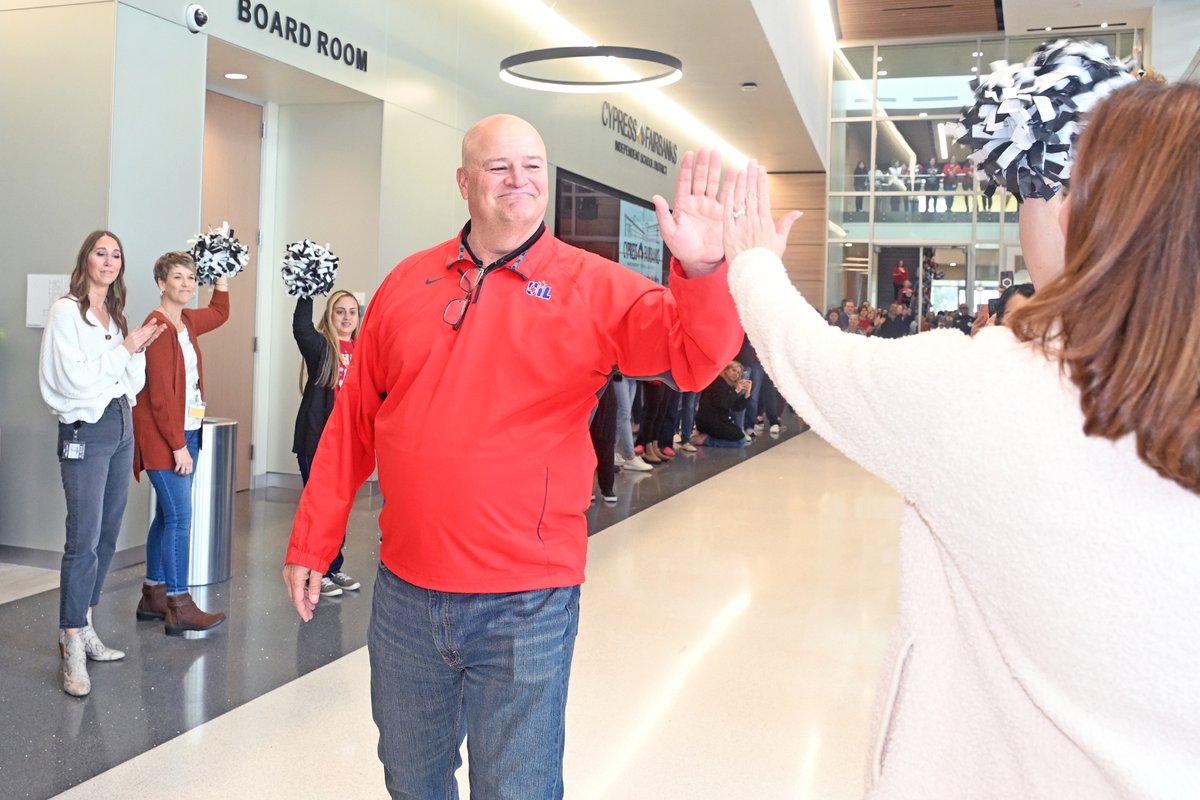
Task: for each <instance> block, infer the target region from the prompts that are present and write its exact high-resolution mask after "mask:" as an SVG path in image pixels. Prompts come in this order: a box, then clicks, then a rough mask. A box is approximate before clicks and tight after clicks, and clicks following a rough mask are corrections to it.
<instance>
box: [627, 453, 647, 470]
mask: <svg viewBox="0 0 1200 800" xmlns="http://www.w3.org/2000/svg"><path fill="white" fill-rule="evenodd" d="M624 466H625V469H627V470H629V471H630V472H649V471H650V470H652V469H654V467H652V466H650V465H649V464H647V463H646V462H645V461H644V460H642V457H641V456H634V457H633V458H631V459H629V460H628V461H626V462H625V465H624Z"/></svg>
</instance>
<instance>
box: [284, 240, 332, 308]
mask: <svg viewBox="0 0 1200 800" xmlns="http://www.w3.org/2000/svg"><path fill="white" fill-rule="evenodd" d="M337 268H338V257H337V256H335V255H334V254H333V253H331V252H329V245H325V246H324V247H321V245H319V244H317V243H316V242H314V241H312V240H311V239H305V240H304V241H302V242H292V243H291V244H289V245H288V246H287V250H286V252H285V253H284V255H283V282H284V284H286V285H287V293H288V294H290V295H292V296H293V297H303V298H306V299H307V298H312V297H315V296H317V295H319V294H329V292H330V291H331V290H332V289H333V281H334V279H335V278H336V277H337Z"/></svg>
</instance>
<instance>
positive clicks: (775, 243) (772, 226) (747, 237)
mask: <svg viewBox="0 0 1200 800" xmlns="http://www.w3.org/2000/svg"><path fill="white" fill-rule="evenodd" d="M721 197H722V205H723V206H724V208H725V258H726V260H728V261H731V262H732V261H733V260H734V259H735V258H737V257H738V256H739V255H741V254H742V253H743V252H745V251H746V250H750V249H751V248H754V247H765V248H767V249H768V250H770V251H771V252H772V253H774V254H775V255H777V256H781V257H782V256H783V251H784V250H786V249H787V239H788V233H789V232H791V230H792V224H793V223H794V222H795V221H796V220H798V219H800V215H801V214H802V213H804V212H802V211H789V212H788V213H786V214H784V215H783V216H782V217H781V218H780V219H779V221H778V222H776V221H775V219H774V218H773V217H772V216H771V195H770V192H769V191H768V187H767V171H766V169H764V168H763V167H761V166H759V164H758V162H757V161H753V160H752V161H751V162H750V164H749V166H747V167H746V169H745V170H743V171H741V172H739V173H738V174H737V180H736V181H734V184H733V186H732V187H731V188H727V189H725V190H724V191H722V193H721Z"/></svg>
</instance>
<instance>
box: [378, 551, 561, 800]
mask: <svg viewBox="0 0 1200 800" xmlns="http://www.w3.org/2000/svg"><path fill="white" fill-rule="evenodd" d="M578 627H579V587H578V586H568V587H564V588H558V589H538V590H534V591H528V592H510V593H507V594H458V593H451V592H435V591H429V590H427V589H422V588H420V587H417V586H413V585H412V584H411V583H408V582H407V581H404V580H402V579H401V578H399V577H397V576H396V575H395V574H393V573H392V572H391V571H390V570H389V569H388V568H387V567H386V566H384V565H383V564H380V565H379V574H378V576H377V577H376V579H375V596H374V599H373V600H372V605H371V624H370V627H369V628H368V630H367V651H368V653H369V655H370V660H371V713H372V716H373V717H374V718H375V724H376V726H378V728H379V760H380V761H382V762H383V774H384V782H385V784H386V785H387V789H388V792H389V793H391V796H392V797H393V798H421V800H424V798H433V797H437V798H446V799H447V800H457V798H458V785H457V782H456V781H455V778H454V772H455V771H456V770H457V769H458V767H459V766H461V764H462V759H461V758H460V757H459V748H460V747H461V746H462V742H463V738H464V737H466V739H467V749H468V753H469V756H470V763H471V768H470V773H471V774H470V780H471V796H472V797H480V798H520V799H521V800H559V799H560V798H562V796H563V779H562V759H563V748H564V745H565V742H566V707H567V681H568V678H569V676H570V672H571V657H572V655H573V653H574V650H575V634H576V632H577V631H578Z"/></svg>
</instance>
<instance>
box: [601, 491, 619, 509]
mask: <svg viewBox="0 0 1200 800" xmlns="http://www.w3.org/2000/svg"><path fill="white" fill-rule="evenodd" d="M600 499H601V500H603V501H604V502H605V503H607V504H608V505H610V506H611V505H613V504H614V503H616V502H617V496H616V495H615V494H604V493H603V492H601V493H600Z"/></svg>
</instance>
